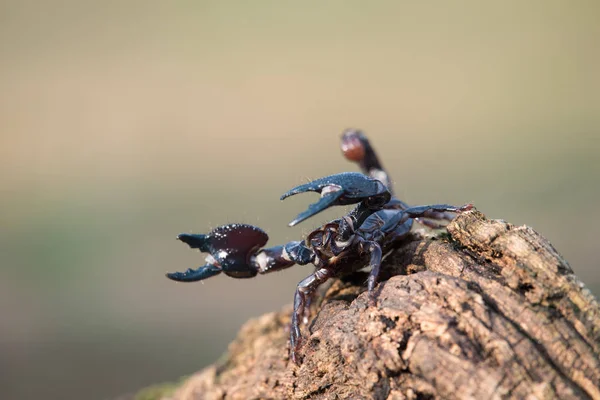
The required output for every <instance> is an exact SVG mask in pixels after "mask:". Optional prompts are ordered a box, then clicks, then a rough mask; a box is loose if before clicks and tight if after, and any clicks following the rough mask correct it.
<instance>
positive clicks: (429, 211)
mask: <svg viewBox="0 0 600 400" xmlns="http://www.w3.org/2000/svg"><path fill="white" fill-rule="evenodd" d="M472 208H473V204H465V205H463V206H460V207H456V206H451V205H448V204H435V205H429V206H416V207H409V208H407V209H406V210H404V211H403V212H404V213H406V214H408V216H409V217H410V218H419V217H425V218H434V219H441V218H438V216H439V215H440V214H445V213H447V212H452V213H461V212H465V211H469V210H471V209H472ZM443 219H446V218H443Z"/></svg>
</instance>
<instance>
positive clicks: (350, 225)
mask: <svg viewBox="0 0 600 400" xmlns="http://www.w3.org/2000/svg"><path fill="white" fill-rule="evenodd" d="M341 149H342V153H343V154H344V156H345V157H346V158H347V159H348V160H350V161H353V162H355V163H358V164H359V166H360V168H361V170H362V173H358V172H343V173H339V174H334V175H330V176H326V177H323V178H319V179H316V180H313V181H311V182H308V183H306V184H303V185H299V186H296V187H294V188H293V189H291V190H289V191H288V192H286V193H284V194H283V195H282V196H281V200H284V199H286V198H287V197H290V196H293V195H296V194H299V193H304V192H317V193H319V194H320V196H321V197H320V199H319V200H318V201H317V202H315V203H313V204H311V205H310V206H309V207H308V209H307V210H305V211H304V212H302V213H300V214H298V216H297V217H296V218H294V220H292V221H291V222H290V223H289V226H294V225H296V224H298V223H300V222H302V221H304V220H306V219H308V218H310V217H312V216H314V215H315V214H318V213H319V212H321V211H323V210H325V209H327V208H329V207H331V206H339V205H350V204H357V205H356V207H355V208H354V209H352V211H350V212H349V213H348V214H347V215H344V216H343V217H341V218H339V219H335V220H333V221H330V222H328V223H326V224H324V225H323V226H321V227H319V228H317V229H315V230H314V231H312V232H311V233H309V234H308V235H307V236H306V238H305V239H304V240H301V241H291V242H289V243H286V244H284V245H280V246H274V247H269V248H263V247H264V246H265V245H266V243H267V241H268V239H269V237H268V236H267V234H266V233H265V232H264V231H263V230H262V229H260V228H258V227H255V226H253V225H248V224H238V223H234V224H228V225H222V226H219V227H217V228H215V229H213V230H212V231H211V232H209V233H207V234H190V233H182V234H180V235H178V236H177V239H179V240H181V241H182V242H184V243H186V244H187V245H188V246H189V247H191V248H192V249H199V250H200V251H201V252H203V253H208V255H207V256H206V259H205V265H203V266H201V267H199V268H197V269H191V268H190V269H188V270H187V271H185V272H174V273H167V274H166V276H167V278H169V279H172V280H174V281H179V282H195V281H200V280H203V279H206V278H210V277H211V276H215V275H218V274H220V273H221V272H223V273H224V274H225V275H228V276H231V277H233V278H251V277H254V276H256V275H257V274H267V273H270V272H273V271H280V270H283V269H286V268H289V267H291V266H293V265H295V264H297V265H306V264H313V265H314V266H315V271H314V272H313V273H312V274H310V275H309V276H308V277H306V278H305V279H303V280H302V281H300V283H299V284H298V286H297V288H296V292H295V295H294V308H293V312H292V322H291V328H290V350H289V355H290V358H291V360H292V361H293V362H294V363H295V364H297V365H299V364H300V363H301V359H300V357H299V352H300V348H301V340H302V336H301V332H300V321H302V320H303V321H304V322H305V323H307V321H308V320H307V318H306V317H305V307H307V305H308V304H309V303H310V301H311V296H312V295H313V294H314V293H315V290H316V289H317V287H319V286H320V285H321V284H323V283H325V282H326V281H327V280H328V279H329V278H333V277H342V276H345V275H348V274H351V273H353V272H356V271H357V270H360V269H363V268H370V273H369V277H368V279H367V292H368V303H369V306H374V305H376V290H375V288H376V284H377V278H378V275H379V272H380V269H381V262H382V257H383V256H384V255H385V254H387V253H388V252H390V251H391V250H392V249H393V248H394V247H395V246H397V245H398V243H399V242H400V241H401V240H402V239H403V238H405V237H406V236H407V235H408V234H409V232H410V231H411V228H412V226H413V222H414V221H417V222H418V223H420V224H422V225H424V226H425V227H428V228H431V229H441V228H443V227H445V226H446V223H447V222H448V221H451V220H452V219H453V218H454V217H455V215H456V214H457V213H461V212H465V211H468V210H470V209H472V208H473V205H472V204H465V205H463V206H461V207H455V206H451V205H448V204H436V205H426V206H412V207H411V206H409V205H408V204H407V203H405V202H403V201H401V200H399V199H398V198H396V197H395V196H394V191H393V187H392V181H391V179H390V176H389V175H388V173H387V172H386V170H385V169H384V168H383V166H382V164H381V163H380V161H379V159H378V157H377V154H376V153H375V150H374V149H373V147H372V146H371V144H370V142H369V140H368V139H367V137H366V135H365V134H364V133H363V132H362V131H360V130H356V129H347V130H346V131H344V133H343V134H342V138H341ZM367 260H368V265H365V262H366V261H367Z"/></svg>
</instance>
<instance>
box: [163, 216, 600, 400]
mask: <svg viewBox="0 0 600 400" xmlns="http://www.w3.org/2000/svg"><path fill="white" fill-rule="evenodd" d="M448 232H449V235H442V236H441V237H438V238H425V237H423V236H419V235H415V236H414V238H413V239H412V240H409V241H408V242H407V243H406V244H405V245H403V246H401V247H400V248H399V249H398V250H397V251H395V252H394V253H392V254H391V255H390V256H389V257H387V258H386V261H385V268H383V270H384V271H385V274H386V275H387V276H383V277H382V282H381V283H380V284H379V286H378V296H377V299H378V301H377V305H376V306H375V307H368V305H367V297H366V293H365V292H364V286H363V285H362V283H363V282H364V276H357V277H356V279H355V281H356V282H342V281H339V280H338V281H334V284H333V285H332V286H331V287H330V288H329V289H328V290H327V293H326V294H325V296H324V298H323V301H322V302H321V303H320V304H316V305H315V307H313V308H314V310H313V311H314V312H313V319H312V321H311V323H310V324H309V325H308V326H305V327H304V328H303V335H304V342H303V343H304V346H303V350H302V354H303V356H304V362H303V364H302V365H301V366H300V367H297V366H295V365H293V364H292V363H291V362H290V360H289V359H288V355H287V354H288V347H287V346H288V335H289V329H288V325H289V322H290V312H291V310H290V309H285V310H283V311H281V312H279V313H272V314H267V315H264V316H262V317H261V318H259V319H256V320H252V321H250V322H248V323H247V324H246V325H245V326H244V327H243V328H242V329H241V331H240V333H239V335H238V337H237V339H236V340H235V341H234V342H233V343H231V345H230V347H229V352H228V354H227V355H226V357H225V358H224V359H223V360H222V361H221V362H220V363H218V364H216V365H213V366H211V367H208V368H206V369H205V370H203V371H201V372H199V373H197V374H196V375H193V376H192V377H191V378H189V379H188V380H187V381H185V382H184V384H183V385H182V386H181V387H180V388H179V389H178V390H177V391H176V392H175V394H173V395H172V396H171V397H169V398H170V399H172V400H175V399H177V400H192V399H259V398H264V399H344V398H350V399H433V398H435V399H437V398H443V399H500V398H518V399H536V398H537V399H552V398H557V399H574V398H578V399H586V398H591V399H600V388H599V387H600V309H599V307H598V303H597V301H596V299H595V298H594V297H593V296H592V294H591V293H590V292H589V290H587V289H586V288H585V287H584V285H583V284H582V283H581V282H580V281H579V280H578V279H577V277H576V276H575V275H574V274H573V271H572V269H571V267H570V266H569V264H568V263H567V262H566V261H565V260H564V259H563V258H562V257H561V256H560V255H559V254H558V253H557V251H556V250H555V249H554V248H553V247H552V245H550V243H548V241H546V239H544V238H543V237H542V236H540V235H539V234H537V233H536V232H535V231H534V230H533V229H531V228H529V227H527V226H522V227H515V226H512V225H510V224H508V223H506V222H504V221H499V220H495V221H492V220H487V219H486V218H485V217H484V216H483V214H481V213H479V212H477V211H471V212H468V213H465V214H463V215H461V216H459V217H458V218H457V219H456V220H455V221H454V222H452V223H451V224H450V225H449V226H448Z"/></svg>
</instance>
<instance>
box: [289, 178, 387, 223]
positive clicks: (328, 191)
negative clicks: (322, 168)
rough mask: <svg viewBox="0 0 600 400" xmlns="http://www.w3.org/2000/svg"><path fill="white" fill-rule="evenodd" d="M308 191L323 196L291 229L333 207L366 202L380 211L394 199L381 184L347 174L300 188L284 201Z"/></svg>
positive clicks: (290, 191)
mask: <svg viewBox="0 0 600 400" xmlns="http://www.w3.org/2000/svg"><path fill="white" fill-rule="evenodd" d="M304 192H317V193H320V194H321V199H320V200H319V201H317V202H316V203H313V204H311V205H310V206H309V207H308V209H307V210H305V211H303V212H302V213H300V214H298V216H297V217H296V218H295V219H294V220H293V221H292V222H290V223H289V225H290V226H294V225H296V224H298V223H300V222H302V221H304V220H305V219H307V218H310V217H312V216H313V215H315V214H318V213H320V212H321V211H323V210H325V209H327V208H329V207H331V206H343V205H348V204H356V203H360V202H363V201H365V202H366V203H369V204H373V205H374V206H375V207H376V208H380V207H381V206H382V205H383V204H385V203H387V202H388V201H389V200H390V198H391V194H390V192H389V191H388V190H387V188H386V186H385V185H384V184H383V183H381V182H380V181H378V180H376V179H372V178H369V177H368V176H366V175H363V174H361V173H358V172H343V173H341V174H335V175H330V176H326V177H324V178H319V179H316V180H314V181H312V182H309V183H305V184H304V185H299V186H296V187H295V188H293V189H290V190H289V191H287V192H286V193H284V194H283V195H282V196H281V200H284V199H286V198H287V197H290V196H293V195H295V194H298V193H304Z"/></svg>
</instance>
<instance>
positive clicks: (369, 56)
mask: <svg viewBox="0 0 600 400" xmlns="http://www.w3.org/2000/svg"><path fill="white" fill-rule="evenodd" d="M599 20H600V3H598V2H597V1H593V0H590V1H573V2H563V1H526V2H522V1H507V2H494V3H492V2H476V1H472V2H412V1H410V2H409V1H376V2H366V1H327V2H291V1H253V2H250V1H245V2H244V1H231V2H218V1H212V2H207V1H178V2H166V1H164V2H163V1H156V2H150V1H129V2H119V1H104V2H92V1H74V0H73V1H16V0H15V1H10V2H7V1H2V2H1V3H0V166H1V168H0V176H1V181H0V182H1V185H0V190H1V193H0V195H1V200H0V204H1V207H0V255H1V259H0V261H1V265H0V268H1V270H0V274H1V275H0V313H1V314H0V316H1V322H0V354H2V356H1V358H0V388H2V389H1V390H2V393H1V394H0V397H2V398H3V399H33V398H44V399H83V398H85V399H92V400H93V399H104V398H110V397H112V396H115V395H118V394H120V393H126V392H132V391H135V390H136V389H137V388H139V387H142V386H145V385H148V384H150V383H154V382H160V381H165V380H174V379H176V378H178V377H179V376H181V375H185V374H189V373H191V372H193V371H196V370H198V369H200V368H201V367H203V366H205V365H207V364H208V363H210V362H212V361H214V360H215V359H216V358H217V357H218V356H219V355H220V354H221V353H222V352H223V351H225V349H226V346H227V343H228V342H229V341H230V340H231V339H232V338H233V337H234V335H235V332H236V331H237V329H238V327H239V326H240V325H241V324H242V323H243V322H244V321H245V320H247V319H248V318H250V317H252V316H257V315H260V314H261V313H264V312H267V311H271V310H277V309H279V308H280V307H281V306H282V305H283V304H286V303H288V302H290V301H291V299H292V296H293V291H294V288H295V285H296V283H297V282H298V281H299V280H300V279H301V278H302V277H304V276H305V275H307V274H308V273H310V268H309V267H297V268H295V269H292V270H289V271H285V272H282V273H276V274H273V275H272V276H260V277H258V278H256V279H253V280H234V279H229V278H227V277H225V276H219V277H216V278H213V279H211V280H207V281H206V282H204V283H198V284H189V285H186V284H176V283H174V282H171V281H168V280H167V279H165V278H164V273H165V272H166V271H174V270H185V269H186V268H188V267H195V266H198V265H200V264H201V263H202V262H203V257H200V256H199V254H198V253H197V252H193V251H190V250H189V249H187V247H186V246H184V245H182V244H181V243H178V242H176V241H175V240H174V239H175V235H176V234H177V233H179V232H190V231H198V232H205V231H207V230H209V229H210V228H212V227H215V226H217V225H220V224H223V223H227V222H246V223H251V224H255V225H259V226H261V227H263V228H264V229H265V230H267V232H268V233H269V235H270V236H271V241H270V243H271V244H278V243H282V242H285V241H288V240H293V239H297V238H300V237H301V235H303V234H305V233H307V232H309V231H310V230H311V227H313V226H316V225H318V224H319V223H321V222H324V221H326V220H328V219H329V218H333V217H334V216H337V215H340V214H341V213H342V212H343V210H340V209H337V210H333V211H329V212H328V213H326V214H324V215H320V216H319V217H317V218H315V219H312V220H309V221H307V222H305V223H303V224H301V225H300V226H299V227H296V228H293V229H292V228H288V227H287V226H286V224H287V222H288V221H289V220H290V219H291V218H292V217H293V216H295V215H296V213H297V212H299V211H301V210H303V209H304V208H305V207H306V206H307V204H308V203H309V202H311V201H312V200H314V199H313V198H311V197H310V196H307V197H299V198H292V199H290V200H288V201H286V202H284V203H281V202H280V201H279V200H278V198H279V195H280V194H281V193H282V192H284V191H285V190H287V189H289V188H291V187H292V186H294V185H296V184H299V183H302V182H305V181H306V179H308V178H317V177H320V176H324V175H326V174H331V173H336V172H341V171H345V170H356V168H355V167H354V166H353V165H351V164H349V163H348V162H346V161H345V160H344V159H343V158H342V157H341V155H340V152H339V148H338V140H339V134H340V133H341V131H342V130H343V129H344V128H346V127H360V128H363V129H364V130H365V131H366V132H367V133H368V134H369V135H370V138H371V139H372V141H373V143H374V145H375V147H376V148H377V150H378V151H379V152H380V154H381V156H382V159H383V161H384V163H385V165H386V167H387V168H388V169H389V170H390V172H391V174H392V177H393V178H394V179H395V182H396V185H397V188H398V192H399V193H398V194H399V195H400V196H401V197H402V198H403V199H404V200H406V201H408V202H410V203H413V204H426V203H454V204H463V203H465V202H473V203H475V205H476V206H477V207H478V209H479V210H481V211H483V212H484V213H485V214H487V215H488V216H489V217H491V218H502V219H506V220H508V221H510V222H512V223H515V224H528V225H530V226H532V227H533V228H535V229H536V230H538V231H539V232H541V233H542V234H543V235H545V236H546V237H547V238H549V239H550V241H551V242H552V243H553V244H554V245H555V247H556V248H557V249H558V250H559V252H561V253H562V254H563V255H564V256H565V257H566V258H567V259H568V260H569V261H570V263H571V265H572V266H573V268H574V269H575V271H576V273H577V274H578V275H579V277H580V278H581V279H582V280H583V281H584V282H585V283H586V284H587V285H588V287H590V288H591V289H592V290H593V291H594V292H595V293H600V273H598V267H599V265H598V264H599V263H598V261H597V260H598V256H597V248H598V240H599V234H600V228H599V226H600V208H598V207H597V205H598V199H599V196H600V185H599V182H600V179H599V173H600V134H599V129H600V47H599V43H600V24H599V23H598V21H599Z"/></svg>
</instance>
